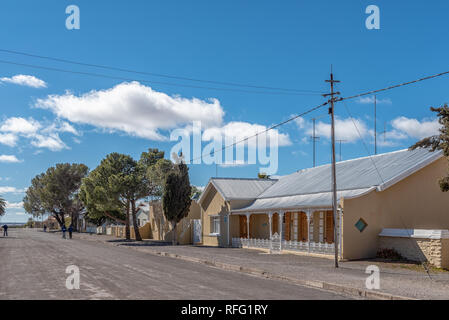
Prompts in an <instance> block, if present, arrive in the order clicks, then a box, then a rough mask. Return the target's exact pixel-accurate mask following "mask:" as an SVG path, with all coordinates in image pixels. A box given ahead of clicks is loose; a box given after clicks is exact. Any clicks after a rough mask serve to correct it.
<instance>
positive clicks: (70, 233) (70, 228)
mask: <svg viewBox="0 0 449 320" xmlns="http://www.w3.org/2000/svg"><path fill="white" fill-rule="evenodd" d="M72 232H73V225H72V224H70V226H69V238H70V239H72Z"/></svg>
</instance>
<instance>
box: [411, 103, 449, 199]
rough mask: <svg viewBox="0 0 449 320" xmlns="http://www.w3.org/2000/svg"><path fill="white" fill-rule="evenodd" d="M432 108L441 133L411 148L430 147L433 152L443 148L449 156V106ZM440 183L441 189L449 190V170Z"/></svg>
mask: <svg viewBox="0 0 449 320" xmlns="http://www.w3.org/2000/svg"><path fill="white" fill-rule="evenodd" d="M430 110H431V111H432V112H436V113H437V114H438V122H439V123H440V124H441V128H440V129H439V131H440V134H438V135H434V136H431V137H427V138H424V139H422V140H420V141H418V142H417V143H415V144H414V145H413V146H411V147H410V149H411V150H414V149H417V148H429V149H430V151H432V152H433V151H435V150H443V153H444V155H445V156H446V157H449V107H448V105H447V104H445V105H444V106H442V107H439V108H433V107H430ZM439 184H440V189H441V191H443V192H448V191H449V172H448V174H447V176H445V177H442V178H441V179H440V180H439Z"/></svg>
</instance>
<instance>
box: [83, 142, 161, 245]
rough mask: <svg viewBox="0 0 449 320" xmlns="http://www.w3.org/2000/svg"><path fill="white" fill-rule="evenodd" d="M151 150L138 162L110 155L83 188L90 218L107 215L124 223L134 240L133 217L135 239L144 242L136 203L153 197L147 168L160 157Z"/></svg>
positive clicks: (118, 154) (86, 180)
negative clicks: (147, 176) (130, 228)
mask: <svg viewBox="0 0 449 320" xmlns="http://www.w3.org/2000/svg"><path fill="white" fill-rule="evenodd" d="M152 150H153V149H150V152H148V153H146V152H144V153H142V156H141V159H140V160H139V161H138V162H137V161H135V160H134V159H133V158H132V157H131V156H129V155H125V154H120V153H111V154H109V155H107V156H106V158H105V159H103V160H102V161H101V164H100V165H99V166H98V167H97V168H95V170H93V171H92V172H91V173H90V174H89V176H88V177H87V178H86V179H84V180H83V185H82V187H81V199H82V201H83V202H84V204H85V205H86V207H87V211H88V216H89V217H90V218H94V219H99V218H100V217H102V216H106V217H108V218H111V219H114V220H115V221H119V222H123V223H124V224H125V233H126V239H128V240H129V239H130V238H131V236H130V230H129V221H130V218H131V219H132V224H133V227H134V233H135V235H136V240H137V241H141V240H142V237H141V236H140V232H139V226H138V225H137V205H136V202H137V201H138V200H139V199H142V198H145V197H148V196H149V195H150V185H149V183H148V180H147V178H146V172H147V167H148V166H149V165H151V163H154V161H156V160H154V159H157V158H158V157H159V156H158V155H155V152H152ZM156 154H157V152H156ZM162 156H163V153H162ZM123 216H124V220H123Z"/></svg>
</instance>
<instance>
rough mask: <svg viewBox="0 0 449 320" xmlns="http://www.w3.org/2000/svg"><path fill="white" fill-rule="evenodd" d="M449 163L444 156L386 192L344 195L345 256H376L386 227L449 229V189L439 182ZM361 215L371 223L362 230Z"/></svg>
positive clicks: (352, 257) (347, 257)
mask: <svg viewBox="0 0 449 320" xmlns="http://www.w3.org/2000/svg"><path fill="white" fill-rule="evenodd" d="M447 166H448V162H447V160H446V159H445V158H441V159H439V160H437V161H435V162H434V163H432V164H430V165H428V166H427V167H425V168H423V169H421V170H419V171H418V172H415V173H414V174H413V175H411V176H409V177H408V178H406V179H404V180H402V181H400V182H399V183H397V184H395V185H393V186H392V187H390V188H388V189H386V190H384V191H382V192H377V191H373V192H370V193H369V194H367V195H365V196H362V197H359V198H355V199H344V200H343V207H344V214H343V258H345V259H359V258H369V257H374V256H375V255H376V251H377V247H378V241H379V240H378V234H379V233H380V232H381V230H382V228H400V229H449V193H443V192H441V190H440V188H439V184H438V179H439V178H441V177H442V176H444V175H446V174H447ZM359 218H363V219H364V220H365V221H366V222H367V224H368V227H367V228H366V229H365V230H364V231H363V232H362V233H360V232H359V231H358V230H357V228H356V227H355V226H354V225H355V223H356V222H357V221H358V220H359Z"/></svg>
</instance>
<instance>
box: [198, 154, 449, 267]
mask: <svg viewBox="0 0 449 320" xmlns="http://www.w3.org/2000/svg"><path fill="white" fill-rule="evenodd" d="M447 169H448V161H447V158H445V157H444V156H443V154H442V152H441V151H438V152H429V151H428V150H426V149H417V150H413V151H410V150H400V151H395V152H390V153H385V154H379V155H375V156H370V157H364V158H358V159H352V160H346V161H341V162H338V163H337V165H336V171H337V198H338V199H337V202H338V210H337V212H338V214H337V217H334V216H333V212H332V184H331V182H332V179H331V165H330V164H327V165H322V166H318V167H315V168H308V169H304V170H300V171H297V172H295V173H292V174H290V175H286V176H282V177H279V178H277V179H239V178H212V179H210V181H209V183H208V185H207V186H206V188H205V190H204V192H203V193H202V195H201V197H200V199H199V201H198V202H199V204H200V206H201V209H202V243H203V244H204V245H215V246H224V247H230V246H237V247H249V248H259V249H264V250H269V251H270V252H281V251H285V252H301V253H306V254H320V255H333V254H334V250H335V242H336V243H337V244H338V249H339V250H338V251H339V256H340V258H341V259H360V258H370V257H375V256H376V254H377V253H378V252H379V250H380V251H382V250H383V249H394V250H395V251H397V252H398V253H400V254H401V255H403V256H404V257H405V258H409V259H412V260H427V261H431V262H432V263H433V264H435V265H437V266H447V267H449V231H447V230H448V229H449V194H448V193H443V192H442V191H441V190H440V189H439V184H438V180H439V179H440V178H441V177H443V176H444V175H446V174H447ZM404 230H406V231H404ZM404 235H408V236H404ZM426 235H427V236H426ZM435 246H437V248H435ZM436 252H439V253H436Z"/></svg>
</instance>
